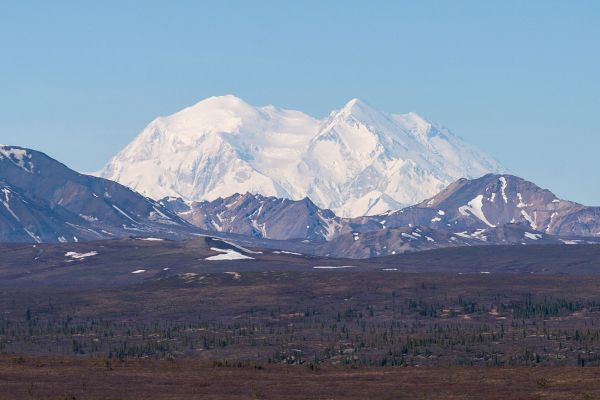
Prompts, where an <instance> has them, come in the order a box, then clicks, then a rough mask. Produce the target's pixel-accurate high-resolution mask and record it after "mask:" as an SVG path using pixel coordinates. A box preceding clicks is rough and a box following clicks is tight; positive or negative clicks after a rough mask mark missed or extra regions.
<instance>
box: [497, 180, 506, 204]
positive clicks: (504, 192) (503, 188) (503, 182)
mask: <svg viewBox="0 0 600 400" xmlns="http://www.w3.org/2000/svg"><path fill="white" fill-rule="evenodd" d="M498 180H499V181H500V185H501V187H500V189H501V191H502V199H503V200H504V203H505V204H508V196H506V187H507V186H508V183H507V182H506V178H505V177H503V176H501V177H500V178H498Z"/></svg>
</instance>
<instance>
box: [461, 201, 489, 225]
mask: <svg viewBox="0 0 600 400" xmlns="http://www.w3.org/2000/svg"><path fill="white" fill-rule="evenodd" d="M458 211H459V212H460V213H461V215H464V216H468V215H469V213H470V214H471V215H473V216H474V217H476V218H477V219H479V220H480V221H482V222H483V223H484V224H486V225H487V226H490V227H492V228H495V227H496V225H493V224H492V223H491V222H490V221H488V220H487V218H486V216H485V214H484V213H483V195H481V194H480V195H478V196H477V197H475V198H474V199H473V200H471V201H469V202H468V203H467V205H466V206H460V207H459V208H458Z"/></svg>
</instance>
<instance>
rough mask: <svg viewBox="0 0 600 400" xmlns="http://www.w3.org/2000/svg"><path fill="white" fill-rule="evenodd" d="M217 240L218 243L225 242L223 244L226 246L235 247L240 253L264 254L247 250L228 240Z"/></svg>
mask: <svg viewBox="0 0 600 400" xmlns="http://www.w3.org/2000/svg"><path fill="white" fill-rule="evenodd" d="M215 240H217V241H219V242H223V243H225V244H228V245H230V246H233V247H235V248H236V249H238V250H240V251H243V252H244V253H249V254H262V251H253V250H250V249H247V248H245V247H242V246H240V245H239V244H235V243H232V242H229V241H227V240H224V239H221V238H218V239H217V238H215Z"/></svg>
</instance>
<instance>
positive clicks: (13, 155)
mask: <svg viewBox="0 0 600 400" xmlns="http://www.w3.org/2000/svg"><path fill="white" fill-rule="evenodd" d="M2 158H6V159H8V160H9V161H10V162H12V163H13V164H14V165H16V166H17V167H19V168H21V169H22V170H24V171H26V172H29V173H32V172H33V162H31V154H29V153H28V152H27V150H24V149H17V148H14V147H10V146H2V145H0V159H2Z"/></svg>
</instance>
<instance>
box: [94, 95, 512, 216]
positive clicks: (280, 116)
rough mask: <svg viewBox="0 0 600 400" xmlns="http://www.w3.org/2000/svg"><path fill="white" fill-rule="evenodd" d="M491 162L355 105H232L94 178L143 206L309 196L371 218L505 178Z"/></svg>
mask: <svg viewBox="0 0 600 400" xmlns="http://www.w3.org/2000/svg"><path fill="white" fill-rule="evenodd" d="M503 171H504V168H503V167H502V166H501V165H500V164H499V163H498V162H497V161H496V160H494V159H493V158H492V157H490V156H488V155H486V154H485V153H483V152H482V151H480V150H478V149H477V148H475V147H474V146H472V145H470V144H468V143H466V142H464V141H463V140H462V139H461V138H460V137H458V136H456V135H454V134H452V133H451V132H450V131H448V130H447V129H445V128H443V127H442V126H440V125H438V124H436V123H433V122H431V121H428V120H426V119H424V118H423V117H421V116H419V115H417V114H415V113H408V114H403V115H395V114H387V113H383V112H380V111H378V110H375V109H374V108H372V107H370V106H369V105H367V104H366V103H364V102H362V101H360V100H357V99H354V100H351V101H350V102H348V103H347V104H346V105H345V106H344V107H343V108H342V109H340V110H337V111H333V112H332V113H331V114H330V115H329V116H328V117H326V118H324V119H323V120H318V119H315V118H312V117H310V116H308V115H306V114H304V113H302V112H300V111H293V110H284V109H280V108H277V107H274V106H265V107H254V106H251V105H249V104H247V103H246V102H244V101H243V100H241V99H239V98H237V97H235V96H220V97H211V98H208V99H205V100H203V101H201V102H199V103H197V104H196V105H194V106H192V107H189V108H186V109H184V110H182V111H179V112H177V113H175V114H173V115H170V116H167V117H160V118H157V119H155V120H154V121H152V122H151V123H150V124H149V125H148V126H147V127H146V128H145V129H144V130H143V131H142V132H141V133H140V134H139V135H138V136H137V137H136V138H135V139H134V140H133V141H132V142H131V143H130V144H129V145H128V146H127V147H125V148H124V149H123V150H122V151H121V152H119V153H118V154H117V155H116V156H115V157H113V158H112V159H111V160H110V161H109V162H108V164H107V165H106V166H105V167H104V168H103V169H102V170H101V171H100V172H99V174H100V176H102V177H105V178H108V179H111V180H115V181H117V182H119V183H122V184H124V185H126V186H129V187H131V188H132V189H134V190H136V191H139V192H141V193H143V194H145V195H147V196H149V197H152V198H155V199H160V198H163V197H181V198H183V199H184V200H186V201H192V200H193V201H202V200H207V201H212V200H215V199H217V198H219V197H222V198H225V197H228V196H231V195H233V194H235V193H246V192H250V193H259V194H262V195H264V196H276V197H280V198H289V199H294V200H300V199H303V198H305V197H309V198H310V199H311V200H312V201H314V202H315V204H316V205H318V206H319V207H321V208H324V209H331V210H333V211H334V212H335V213H336V214H337V215H339V216H344V217H348V216H359V215H367V214H378V213H381V212H384V211H386V210H390V209H397V208H400V207H403V206H408V205H411V204H415V203H417V202H419V201H421V200H423V199H425V198H428V197H431V196H433V195H435V194H436V193H438V192H439V191H440V190H442V189H443V188H444V187H446V186H447V185H448V184H450V183H452V182H453V181H455V180H457V179H459V178H461V177H467V178H474V177H478V176H481V175H483V174H485V173H488V172H503Z"/></svg>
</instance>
